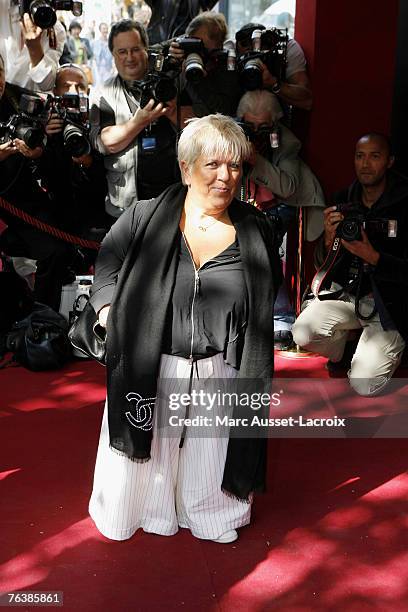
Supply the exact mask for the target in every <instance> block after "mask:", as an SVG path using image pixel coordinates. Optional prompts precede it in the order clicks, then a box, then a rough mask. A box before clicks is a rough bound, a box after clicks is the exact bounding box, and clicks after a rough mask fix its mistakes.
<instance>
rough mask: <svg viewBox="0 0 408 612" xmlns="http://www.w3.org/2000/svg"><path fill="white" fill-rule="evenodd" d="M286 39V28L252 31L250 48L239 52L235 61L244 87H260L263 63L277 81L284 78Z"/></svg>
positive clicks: (251, 88) (250, 88) (252, 88)
mask: <svg viewBox="0 0 408 612" xmlns="http://www.w3.org/2000/svg"><path fill="white" fill-rule="evenodd" d="M288 40H289V38H288V33H287V30H281V29H279V28H269V29H265V30H254V31H253V32H252V38H251V41H252V49H251V50H250V51H247V52H245V53H243V54H241V55H240V56H239V58H238V62H237V68H238V71H239V74H240V82H241V85H242V87H243V88H244V89H246V90H249V91H252V90H254V89H262V87H263V84H262V70H263V64H265V65H266V67H267V68H268V70H269V72H270V73H271V74H272V75H273V76H275V77H276V78H277V79H278V81H283V80H284V79H285V72H286V56H287V45H288Z"/></svg>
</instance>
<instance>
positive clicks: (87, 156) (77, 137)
mask: <svg viewBox="0 0 408 612" xmlns="http://www.w3.org/2000/svg"><path fill="white" fill-rule="evenodd" d="M88 93H89V87H88V80H87V77H86V75H85V73H84V72H83V70H82V68H81V67H80V66H76V65H75V64H67V65H65V66H61V68H59V70H58V72H57V78H56V83H55V89H54V94H55V97H54V99H53V102H52V111H51V115H50V119H49V121H48V123H47V125H46V128H45V131H46V133H47V136H48V140H47V145H46V147H45V151H44V155H43V156H42V158H41V161H40V164H39V165H40V170H41V173H42V176H43V183H44V185H43V186H44V187H45V188H46V189H47V192H48V197H49V198H50V200H51V201H52V202H53V205H54V210H55V217H56V220H57V222H58V227H60V228H61V229H63V230H65V231H68V232H71V233H73V234H75V235H79V236H81V237H83V238H90V239H95V238H98V235H94V234H95V230H97V229H98V230H99V233H100V234H103V230H104V228H105V229H108V228H109V227H110V223H109V219H108V216H107V215H106V213H105V210H104V202H105V196H106V193H107V187H106V179H105V171H104V166H103V160H102V158H101V156H100V155H98V153H96V152H94V151H92V150H91V146H90V142H89V138H88V137H89V134H88V123H87V120H88V117H87V113H86V112H84V113H81V112H80V108H79V107H80V104H81V101H82V103H83V102H85V103H86V102H87V99H88ZM86 106H87V104H86ZM71 107H72V108H71ZM94 254H95V255H96V252H95V253H94Z"/></svg>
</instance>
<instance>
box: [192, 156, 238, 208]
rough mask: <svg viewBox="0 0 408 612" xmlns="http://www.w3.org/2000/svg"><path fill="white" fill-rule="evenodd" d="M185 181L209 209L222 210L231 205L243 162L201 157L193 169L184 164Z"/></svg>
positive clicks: (215, 157)
mask: <svg viewBox="0 0 408 612" xmlns="http://www.w3.org/2000/svg"><path fill="white" fill-rule="evenodd" d="M182 169H183V172H184V179H185V182H186V184H187V185H188V186H189V187H190V190H191V191H192V192H193V193H194V194H195V195H196V196H197V197H198V198H200V199H201V200H202V201H203V200H204V199H205V200H206V201H207V203H208V207H209V208H213V209H218V210H222V209H223V208H226V207H227V206H229V204H230V203H231V201H232V199H233V197H234V195H235V193H236V191H237V189H238V185H239V182H240V179H241V171H242V162H241V161H235V160H232V159H220V158H219V156H217V155H214V156H213V157H204V156H200V157H199V158H198V159H197V160H196V161H195V162H194V164H193V166H192V167H191V168H188V167H187V165H186V163H185V162H182Z"/></svg>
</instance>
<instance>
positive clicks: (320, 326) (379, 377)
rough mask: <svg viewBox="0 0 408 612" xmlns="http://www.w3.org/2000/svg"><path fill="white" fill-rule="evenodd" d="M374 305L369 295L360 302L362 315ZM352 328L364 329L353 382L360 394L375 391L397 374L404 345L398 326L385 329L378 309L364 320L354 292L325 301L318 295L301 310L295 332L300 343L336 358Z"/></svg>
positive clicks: (353, 366) (354, 362)
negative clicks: (355, 300) (356, 309)
mask: <svg viewBox="0 0 408 612" xmlns="http://www.w3.org/2000/svg"><path fill="white" fill-rule="evenodd" d="M373 306H374V301H373V299H372V298H371V297H368V296H367V297H364V298H362V299H361V300H360V302H359V307H360V311H361V314H362V315H363V316H369V314H370V313H371V312H372V309H373ZM353 329H355V330H359V329H362V333H361V336H360V339H359V341H358V344H357V349H356V351H355V353H354V356H353V359H352V362H351V366H350V370H349V371H348V373H347V375H348V378H349V381H350V385H351V386H352V387H353V389H354V390H355V391H356V392H357V393H359V394H360V395H375V394H376V393H379V392H380V391H381V390H382V389H383V388H384V387H385V386H386V384H387V383H388V381H389V380H390V378H391V377H392V375H393V374H394V372H395V370H396V369H397V367H398V365H399V363H400V361H401V357H402V353H403V351H404V348H405V342H404V339H403V338H402V336H401V334H399V332H398V331H397V330H388V331H385V330H384V329H383V327H382V325H381V321H380V317H379V315H378V313H377V314H375V315H374V316H373V317H372V318H370V319H369V320H368V321H365V320H363V319H360V318H358V317H357V315H356V313H355V307H354V298H353V297H352V296H344V298H342V299H340V300H324V301H320V300H318V299H317V298H316V299H314V300H313V302H311V303H310V304H309V306H307V307H306V308H305V309H304V310H303V311H302V312H301V313H300V315H299V317H298V318H297V320H296V322H295V324H294V326H293V328H292V334H293V339H294V341H295V342H296V344H298V345H299V346H301V347H303V348H305V349H307V350H309V351H313V352H315V353H319V354H320V355H323V356H325V357H328V358H329V359H331V360H332V361H334V362H336V361H340V359H341V357H342V355H343V352H344V347H345V344H346V341H347V336H348V332H349V330H353Z"/></svg>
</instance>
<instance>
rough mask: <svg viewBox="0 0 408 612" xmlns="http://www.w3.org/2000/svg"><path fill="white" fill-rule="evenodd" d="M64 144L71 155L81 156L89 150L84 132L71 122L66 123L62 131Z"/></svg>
mask: <svg viewBox="0 0 408 612" xmlns="http://www.w3.org/2000/svg"><path fill="white" fill-rule="evenodd" d="M63 138H64V145H65V148H66V150H67V152H68V153H69V154H70V155H72V157H81V156H82V155H88V154H89V153H90V152H91V146H90V144H89V140H88V139H87V137H86V136H85V134H84V133H83V132H82V131H81V130H80V129H79V128H78V127H77V126H76V125H73V124H72V123H67V125H66V126H65V128H64V132H63Z"/></svg>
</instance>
